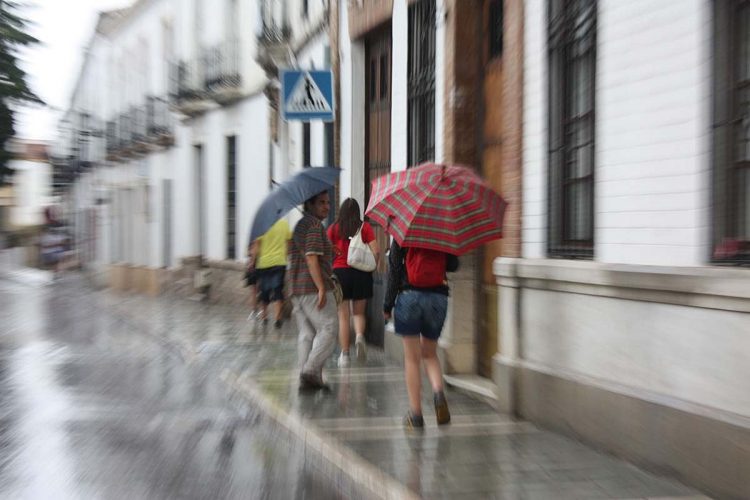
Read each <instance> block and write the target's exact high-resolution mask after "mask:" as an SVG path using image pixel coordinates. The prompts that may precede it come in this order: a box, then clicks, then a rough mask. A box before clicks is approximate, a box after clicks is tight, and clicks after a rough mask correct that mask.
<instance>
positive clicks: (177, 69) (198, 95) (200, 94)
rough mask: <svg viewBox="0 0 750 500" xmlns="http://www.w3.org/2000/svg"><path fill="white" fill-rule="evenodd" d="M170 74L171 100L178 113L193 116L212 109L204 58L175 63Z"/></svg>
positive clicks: (171, 66)
mask: <svg viewBox="0 0 750 500" xmlns="http://www.w3.org/2000/svg"><path fill="white" fill-rule="evenodd" d="M170 74H171V77H170V86H171V88H170V100H171V102H172V105H173V106H174V108H175V109H176V110H177V111H179V112H181V113H184V114H186V115H188V116H193V115H197V114H200V113H202V112H204V111H205V110H206V109H208V107H210V102H209V101H208V96H207V92H206V89H205V76H204V74H205V68H204V61H203V58H202V57H201V58H198V59H196V60H193V61H178V62H173V63H172V64H171V65H170Z"/></svg>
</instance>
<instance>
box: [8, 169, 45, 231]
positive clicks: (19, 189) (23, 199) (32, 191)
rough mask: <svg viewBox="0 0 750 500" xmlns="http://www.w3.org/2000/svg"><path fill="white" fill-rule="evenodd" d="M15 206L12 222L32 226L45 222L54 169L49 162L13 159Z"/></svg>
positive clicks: (12, 211)
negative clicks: (45, 209) (45, 211)
mask: <svg viewBox="0 0 750 500" xmlns="http://www.w3.org/2000/svg"><path fill="white" fill-rule="evenodd" d="M9 167H10V168H12V169H13V170H14V173H13V194H14V196H15V206H14V207H12V209H11V218H10V220H11V224H13V225H15V226H32V225H37V224H43V223H44V208H45V207H46V206H47V205H49V203H50V201H51V198H50V197H51V195H52V169H51V167H50V165H49V163H45V162H39V161H28V160H11V161H10V162H9Z"/></svg>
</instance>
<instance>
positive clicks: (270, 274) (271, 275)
mask: <svg viewBox="0 0 750 500" xmlns="http://www.w3.org/2000/svg"><path fill="white" fill-rule="evenodd" d="M285 274H286V267H284V266H274V267H267V268H265V269H258V281H260V294H259V299H260V301H261V302H262V303H264V304H270V303H271V302H276V301H277V300H284V275H285Z"/></svg>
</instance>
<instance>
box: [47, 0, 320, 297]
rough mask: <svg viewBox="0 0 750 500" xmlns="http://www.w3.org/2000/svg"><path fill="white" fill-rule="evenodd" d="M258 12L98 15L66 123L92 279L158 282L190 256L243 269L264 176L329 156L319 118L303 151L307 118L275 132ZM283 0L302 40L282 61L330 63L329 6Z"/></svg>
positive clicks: (185, 4) (174, 3)
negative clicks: (303, 124) (289, 3)
mask: <svg viewBox="0 0 750 500" xmlns="http://www.w3.org/2000/svg"><path fill="white" fill-rule="evenodd" d="M283 4H286V2H283ZM279 6H280V7H281V6H282V3H281V2H280V3H279ZM303 7H305V8H306V9H307V12H305V11H303V10H302V8H303ZM263 8H264V6H263V5H262V2H258V1H256V0H222V1H221V2H209V1H208V0H138V1H136V2H135V3H134V4H133V5H132V6H131V7H129V8H126V9H123V10H120V11H114V12H109V13H103V14H102V15H101V16H100V21H99V23H98V26H97V29H96V33H95V34H94V36H93V37H92V40H91V43H90V45H89V48H88V50H87V54H86V59H85V62H84V65H83V67H82V70H81V74H80V77H79V80H78V82H77V85H76V89H75V92H74V95H73V97H72V100H71V108H70V110H69V111H68V113H67V114H66V118H65V120H64V121H63V123H62V127H61V142H62V144H63V146H64V147H63V149H64V150H65V151H64V153H62V156H63V157H64V158H65V160H66V161H67V162H68V165H69V169H70V170H72V171H73V172H74V174H75V179H76V180H75V183H74V187H73V188H72V190H71V192H72V193H73V196H72V197H71V199H72V200H73V201H72V202H71V203H72V204H73V206H72V207H71V214H73V215H72V218H73V219H75V221H76V228H77V230H76V231H77V234H78V240H79V241H84V240H86V241H89V240H92V239H93V240H95V243H91V244H90V245H91V246H92V247H93V248H95V249H96V250H95V251H91V252H90V253H89V255H88V259H86V264H87V267H88V268H89V269H90V270H92V271H93V272H94V274H96V275H97V276H98V281H100V282H102V283H105V282H110V284H113V285H114V286H115V287H116V288H131V289H132V288H142V287H139V286H133V285H132V279H130V278H128V277H127V275H129V274H131V271H133V270H134V269H135V270H136V273H140V274H141V275H148V277H147V278H144V279H145V280H146V281H148V282H150V283H152V284H153V283H162V282H165V281H167V280H168V279H169V273H165V272H163V270H165V269H166V270H169V269H172V270H178V269H180V268H181V267H183V264H184V263H185V262H186V260H185V259H187V260H188V261H191V262H193V263H195V258H199V259H198V261H197V262H198V263H199V264H198V265H199V266H200V265H203V266H205V265H211V264H210V263H211V262H215V263H224V264H222V266H223V268H225V269H228V270H231V271H234V272H237V271H240V270H241V268H242V265H241V263H240V261H242V260H244V258H245V256H246V249H247V246H248V240H247V238H248V232H249V227H250V224H251V221H252V217H253V216H254V214H255V211H256V210H257V207H258V206H259V204H260V203H261V201H262V200H263V198H264V196H265V195H266V194H267V193H268V192H269V190H270V187H271V184H272V180H275V181H283V180H284V179H285V178H286V176H288V175H289V174H290V173H292V172H293V171H294V169H296V168H301V166H302V165H303V163H304V164H314V165H322V164H324V163H326V162H325V156H326V153H325V151H324V131H323V128H324V126H323V125H322V124H315V125H313V126H312V127H310V128H311V131H310V133H308V134H307V136H306V137H308V141H309V142H308V144H307V146H304V144H303V131H302V127H301V125H300V126H298V125H291V126H289V127H278V130H279V131H282V132H283V134H277V133H276V131H275V130H272V125H273V124H274V121H273V118H274V117H273V116H272V114H271V112H272V110H273V108H272V107H271V106H269V99H268V94H269V92H268V89H269V87H273V86H274V81H275V80H276V76H275V75H269V74H268V73H267V69H266V68H264V67H263V66H261V64H260V63H259V61H258V59H259V58H258V50H259V45H260V44H263V43H264V40H263V36H262V33H263V32H262V25H263V19H262V17H263ZM288 8H289V7H288V6H286V5H284V9H285V19H286V23H287V25H288V26H290V27H291V28H287V29H291V30H292V31H290V32H291V33H295V37H296V39H298V40H299V41H300V42H299V43H298V45H299V47H298V48H297V52H295V53H293V54H292V56H293V57H290V58H289V64H300V65H302V64H305V65H309V66H310V67H312V66H314V67H317V68H322V67H325V65H326V61H327V60H330V58H329V57H328V56H327V55H326V51H327V50H328V49H327V47H328V44H327V38H326V34H325V33H326V32H325V31H324V23H325V22H326V21H327V8H326V6H325V5H324V2H323V1H322V0H321V1H315V0H311V1H309V2H305V5H304V6H303V4H302V2H299V5H297V6H296V7H295V8H296V9H297V10H286V9H288ZM295 12H296V14H294V13H295ZM302 42H304V43H302ZM282 135H283V136H282ZM282 140H283V141H284V142H281V141H282ZM287 143H288V144H289V146H288V147H287ZM303 150H304V151H309V155H310V156H311V158H310V159H309V160H306V159H305V158H304V157H303ZM287 152H288V153H287ZM232 263H235V264H232ZM129 279H130V281H131V284H130V285H128V284H127V282H128V280H129ZM135 279H136V280H141V278H135ZM236 281H237V283H238V284H239V283H240V282H239V280H236ZM145 288H146V289H148V290H150V291H155V290H156V289H157V288H160V286H158V285H156V286H150V287H145Z"/></svg>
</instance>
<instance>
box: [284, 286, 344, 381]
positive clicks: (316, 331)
mask: <svg viewBox="0 0 750 500" xmlns="http://www.w3.org/2000/svg"><path fill="white" fill-rule="evenodd" d="M292 305H293V306H294V317H295V319H296V320H297V327H298V328H299V340H298V344H297V354H298V356H299V369H300V372H302V373H310V374H313V375H317V376H320V375H321V374H322V373H323V365H324V364H325V362H326V360H327V359H328V357H329V356H330V355H331V354H332V353H333V350H334V349H335V348H336V342H337V340H336V339H337V338H338V334H339V315H338V307H337V306H336V297H334V295H333V292H328V293H327V294H326V305H325V307H324V308H323V309H318V295H317V294H310V295H297V296H294V297H292Z"/></svg>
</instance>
